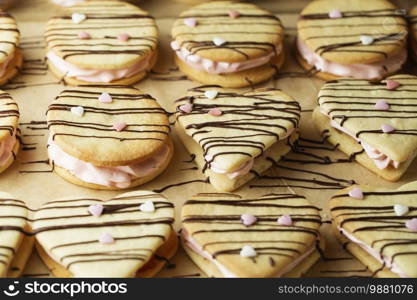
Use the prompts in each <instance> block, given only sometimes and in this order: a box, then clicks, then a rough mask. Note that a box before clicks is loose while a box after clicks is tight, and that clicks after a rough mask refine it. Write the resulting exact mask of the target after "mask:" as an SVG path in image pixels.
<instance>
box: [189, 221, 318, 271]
mask: <svg viewBox="0 0 417 300" xmlns="http://www.w3.org/2000/svg"><path fill="white" fill-rule="evenodd" d="M181 236H182V238H183V239H184V241H185V243H186V245H187V246H188V247H189V248H190V249H191V250H192V251H194V252H195V253H197V254H198V255H200V256H202V257H204V258H205V259H207V260H208V261H209V262H211V263H212V264H214V265H215V266H216V267H217V269H219V271H220V272H221V273H222V274H223V277H225V278H237V277H238V276H237V275H236V274H234V273H233V272H231V271H229V270H228V269H227V268H226V267H225V266H223V265H222V264H221V263H220V262H219V261H218V260H216V259H215V258H213V256H212V255H211V254H210V253H208V252H207V251H205V250H203V248H202V247H201V245H199V244H198V243H197V241H196V240H195V239H194V238H193V237H191V236H190V235H189V234H188V232H187V231H186V230H185V229H184V228H182V230H181ZM314 250H315V247H314V246H313V247H311V248H310V249H308V251H306V252H305V253H303V254H302V255H300V256H299V257H298V258H297V259H295V260H293V261H292V262H291V263H290V264H288V265H287V266H286V267H285V268H283V269H282V270H280V271H279V272H278V273H277V274H275V275H274V277H276V278H279V277H282V276H284V275H285V274H287V273H289V272H290V271H291V270H293V269H294V268H295V267H296V266H297V265H298V264H300V263H301V262H302V261H303V260H304V259H305V258H307V257H308V256H309V255H310V254H311V253H313V251H314Z"/></svg>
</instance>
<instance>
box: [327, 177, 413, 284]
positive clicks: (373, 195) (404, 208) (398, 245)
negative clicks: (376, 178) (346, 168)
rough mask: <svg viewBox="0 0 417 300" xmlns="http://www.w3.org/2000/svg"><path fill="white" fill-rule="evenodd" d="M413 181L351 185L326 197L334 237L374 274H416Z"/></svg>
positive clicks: (379, 275) (384, 275)
mask: <svg viewBox="0 0 417 300" xmlns="http://www.w3.org/2000/svg"><path fill="white" fill-rule="evenodd" d="M416 195H417V182H411V183H408V184H406V185H404V186H402V187H400V188H398V189H396V190H390V189H387V188H383V187H378V188H376V187H370V186H353V187H350V188H348V189H344V190H342V191H339V192H338V193H337V194H336V195H335V196H333V197H332V199H331V200H330V212H331V216H332V220H333V226H334V231H335V232H336V236H337V237H338V238H339V239H340V240H341V242H343V243H344V245H345V247H346V249H347V250H348V251H350V252H351V253H352V254H353V255H354V256H355V257H357V258H358V259H359V260H360V261H361V262H362V263H363V264H364V265H366V266H367V267H368V269H369V270H371V271H372V272H373V275H374V276H376V277H390V278H391V277H411V278H416V277H417V247H416V243H417V241H416V234H417V200H416Z"/></svg>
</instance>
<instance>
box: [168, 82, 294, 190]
mask: <svg viewBox="0 0 417 300" xmlns="http://www.w3.org/2000/svg"><path fill="white" fill-rule="evenodd" d="M176 119H177V122H176V128H177V133H178V135H179V137H180V139H181V140H182V142H183V144H184V145H185V147H186V148H187V150H188V151H189V152H190V153H192V154H194V155H195V160H196V163H197V164H198V165H199V167H200V168H201V169H202V172H203V173H204V175H205V176H207V177H208V178H209V181H210V183H211V184H212V185H213V187H214V188H215V189H216V190H217V191H220V192H230V191H233V190H235V189H237V188H238V187H240V186H241V185H243V184H245V183H246V182H248V181H249V180H251V179H252V178H254V177H255V176H256V175H257V174H262V173H263V172H265V171H266V170H267V169H269V168H270V167H271V166H272V165H273V164H274V163H275V162H277V161H279V160H280V159H281V157H282V156H283V155H285V154H287V153H288V152H289V151H290V150H291V147H290V143H292V142H294V141H295V140H296V139H297V138H298V133H297V128H298V123H299V119H300V105H299V103H298V102H297V101H295V100H294V99H293V98H291V97H290V96H288V95H286V94H285V93H283V92H281V91H279V90H275V89H259V90H255V91H250V92H237V91H230V90H226V89H222V88H220V87H213V86H211V87H207V86H203V87H198V88H194V89H192V90H190V92H189V94H188V95H187V96H185V97H182V98H180V99H178V100H177V101H176Z"/></svg>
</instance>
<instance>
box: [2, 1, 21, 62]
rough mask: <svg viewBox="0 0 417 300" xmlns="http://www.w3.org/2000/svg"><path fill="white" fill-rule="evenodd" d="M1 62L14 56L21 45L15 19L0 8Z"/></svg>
mask: <svg viewBox="0 0 417 300" xmlns="http://www.w3.org/2000/svg"><path fill="white" fill-rule="evenodd" d="M0 32H1V35H0V64H2V63H4V62H6V61H7V60H8V59H11V58H12V55H13V54H14V51H15V50H16V47H17V46H19V39H20V32H19V29H17V24H16V21H15V19H14V18H13V17H12V16H11V15H9V14H8V13H7V12H5V11H2V10H1V9H0Z"/></svg>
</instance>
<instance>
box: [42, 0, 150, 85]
mask: <svg viewBox="0 0 417 300" xmlns="http://www.w3.org/2000/svg"><path fill="white" fill-rule="evenodd" d="M45 38H46V42H47V54H46V57H47V59H48V66H49V68H50V69H51V71H52V72H53V73H54V74H55V75H56V76H58V77H59V78H60V79H62V80H64V81H65V82H67V83H68V84H72V85H81V84H88V83H94V84H116V85H117V84H123V85H129V84H133V83H135V82H137V81H139V80H141V79H142V78H144V77H145V76H146V74H147V72H148V71H149V70H150V69H151V68H152V66H153V65H154V64H155V61H156V59H157V44H158V29H157V27H156V23H155V20H154V18H153V17H152V16H150V15H149V14H148V13H147V12H145V11H143V10H142V9H140V8H138V7H136V6H134V5H132V4H129V3H125V2H121V1H114V0H113V1H111V0H103V1H86V2H82V3H79V4H76V5H74V6H72V7H70V8H68V9H66V13H65V14H64V15H61V16H56V17H53V18H52V19H51V20H50V21H49V22H48V25H47V28H46V32H45Z"/></svg>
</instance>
